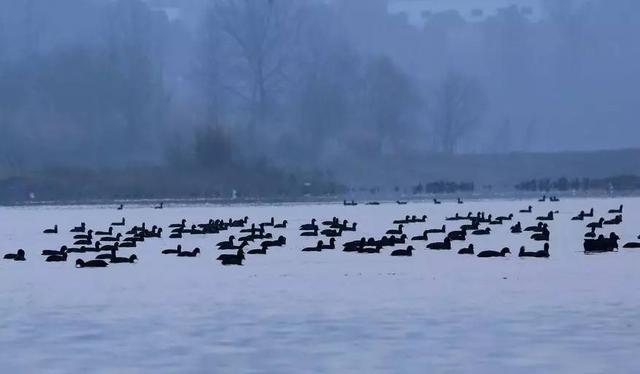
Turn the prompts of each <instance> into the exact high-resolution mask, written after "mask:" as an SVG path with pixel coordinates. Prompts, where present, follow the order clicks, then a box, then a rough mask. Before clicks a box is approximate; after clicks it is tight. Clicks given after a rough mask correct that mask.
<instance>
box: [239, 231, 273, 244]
mask: <svg viewBox="0 0 640 374" xmlns="http://www.w3.org/2000/svg"><path fill="white" fill-rule="evenodd" d="M271 238H273V234H271V233H270V232H267V233H264V232H263V233H257V234H251V235H245V236H241V237H240V238H238V240H240V241H247V242H252V241H254V240H256V239H271Z"/></svg>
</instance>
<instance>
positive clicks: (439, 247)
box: [4, 196, 640, 268]
mask: <svg viewBox="0 0 640 374" xmlns="http://www.w3.org/2000/svg"><path fill="white" fill-rule="evenodd" d="M545 201H547V197H546V196H543V197H542V198H540V199H539V200H538V202H545ZM549 201H551V202H557V201H559V199H558V198H557V197H555V196H554V197H550V198H549ZM433 203H434V204H441V201H439V200H437V199H433ZM364 204H365V205H380V202H377V201H370V202H365V203H364ZM396 204H398V205H406V204H407V202H406V201H400V200H397V201H396ZM457 204H463V201H462V199H460V198H458V199H457ZM343 205H345V206H356V205H358V203H357V202H355V201H353V200H352V201H346V200H345V201H343ZM123 208H124V206H123V205H122V204H120V205H119V206H118V207H117V209H118V210H123ZM154 208H155V209H163V208H164V204H163V203H162V202H161V203H159V204H158V205H156V206H154ZM532 213H533V207H532V206H531V205H529V206H528V207H526V208H524V209H520V210H519V212H518V214H520V215H527V214H532ZM557 213H558V212H557V211H554V210H550V211H549V212H548V213H547V214H545V215H541V216H538V217H537V218H536V221H537V224H535V225H532V226H528V227H524V228H523V227H522V224H521V222H520V221H518V222H516V223H514V224H513V225H511V226H510V233H511V234H512V235H519V236H524V235H526V236H528V238H529V239H530V240H532V241H533V242H542V243H540V244H541V246H540V247H539V249H538V248H536V250H532V251H528V250H527V249H526V248H525V246H521V247H520V249H519V251H518V252H517V253H518V256H519V257H523V258H526V257H535V258H549V257H550V256H551V254H550V239H551V232H550V230H549V225H548V223H547V222H549V221H553V220H555V219H556V218H557V217H556V214H557ZM622 217H623V206H622V205H620V206H619V207H617V208H614V209H610V210H608V211H607V217H600V218H598V219H594V210H593V208H590V209H589V210H588V211H587V212H585V211H584V210H582V211H580V212H578V213H577V214H576V215H575V216H574V217H572V218H571V221H587V220H588V221H589V222H588V223H586V224H585V229H586V230H587V232H586V233H585V235H584V243H583V249H584V253H585V254H593V253H603V252H613V251H617V250H618V241H619V240H620V238H619V237H618V235H616V234H615V233H614V232H611V233H610V234H609V235H608V236H605V235H602V234H598V230H601V229H603V228H604V227H605V226H613V225H618V224H620V223H621V222H622ZM514 219H515V216H514V214H513V213H508V214H506V215H501V216H496V217H494V216H493V215H492V214H486V213H485V212H476V213H473V212H468V213H467V214H460V213H456V214H455V215H454V216H451V217H446V218H445V223H443V224H442V225H440V224H432V225H429V224H427V222H428V217H427V215H426V214H422V215H419V216H416V215H413V216H408V215H407V216H405V217H404V218H393V219H390V222H391V224H392V225H393V226H392V227H390V228H389V229H388V230H386V232H384V233H383V234H381V235H380V236H379V237H378V238H376V237H368V238H367V237H362V238H360V239H358V240H352V241H347V242H344V243H341V244H337V238H341V237H342V235H343V233H345V232H356V231H357V228H358V223H357V222H349V221H348V220H346V219H339V218H338V217H333V218H331V219H328V220H325V221H318V220H317V219H316V218H313V219H311V220H310V222H309V223H305V224H302V225H300V227H299V228H298V231H299V235H300V236H301V237H317V238H318V241H317V242H316V244H315V245H313V246H310V247H305V248H299V250H300V251H301V252H305V253H306V252H322V251H326V250H336V249H340V248H341V250H342V251H343V252H353V253H360V254H382V253H388V255H390V256H394V257H399V256H403V257H410V256H412V255H413V251H415V250H416V248H422V249H427V250H436V251H450V250H454V248H458V249H457V251H456V252H457V253H458V254H460V255H474V256H477V257H480V258H490V257H505V256H508V255H512V252H511V250H510V248H508V247H504V248H501V249H485V250H482V251H479V252H476V250H475V247H474V245H473V244H472V243H468V244H465V243H466V242H468V241H471V239H472V238H473V237H474V236H488V235H492V233H493V230H492V227H493V226H496V225H503V224H505V223H506V222H513V221H514ZM287 225H288V221H287V220H286V219H284V220H281V221H276V219H275V218H273V217H272V218H271V219H270V220H269V221H267V222H251V223H250V222H249V217H243V218H241V219H231V218H229V219H226V220H224V219H209V220H208V222H203V223H192V224H188V221H187V219H182V220H181V221H180V222H179V223H174V224H171V225H169V226H168V227H166V228H165V229H166V231H167V232H168V233H169V238H171V239H176V240H179V239H182V238H184V237H185V236H186V235H216V234H222V233H223V232H230V231H236V232H235V233H234V234H231V235H229V236H228V237H227V239H226V240H222V241H219V242H218V243H217V244H216V247H217V249H218V250H219V251H226V252H229V253H223V254H220V255H218V256H216V259H217V260H218V261H219V262H220V264H222V265H243V264H244V262H245V261H246V257H245V254H247V255H267V254H268V253H269V251H270V250H272V249H274V248H278V247H284V246H286V245H287V238H286V237H285V236H283V235H279V234H277V232H278V231H280V230H282V229H286V228H287ZM409 225H420V226H421V227H424V230H423V231H422V234H420V235H417V236H413V237H411V238H409V237H408V236H407V234H406V233H405V229H406V227H408V226H409ZM447 225H449V227H450V228H451V229H450V230H447ZM126 226H127V222H126V221H125V218H122V220H120V221H118V222H113V223H111V225H110V226H109V227H108V228H107V229H106V230H99V229H98V228H88V227H87V225H86V224H85V223H84V222H81V223H80V224H79V225H78V226H76V227H72V228H71V229H69V230H68V231H69V233H70V234H71V235H70V238H71V240H70V244H68V245H63V246H62V247H61V248H60V249H58V250H43V251H42V253H41V255H42V256H43V258H44V261H46V262H67V260H68V257H69V256H70V255H77V256H81V257H83V258H77V259H76V260H75V266H76V267H77V268H104V267H107V266H109V265H110V264H134V263H136V262H138V260H139V258H138V256H137V255H136V254H135V253H131V252H134V251H135V249H136V248H137V246H138V244H139V243H141V242H146V241H153V239H156V238H162V237H163V234H164V232H165V231H163V228H162V227H158V226H155V225H153V226H151V227H150V228H149V227H148V226H147V224H146V223H145V222H142V223H141V224H139V225H134V226H131V227H129V228H126ZM452 226H457V227H452ZM116 230H118V231H119V232H115V231H116ZM43 234H45V235H62V232H60V231H59V227H58V225H57V224H54V225H53V227H52V228H47V229H45V230H44V231H43ZM434 234H439V235H442V234H444V235H445V236H444V239H442V240H440V241H436V240H430V238H429V236H430V235H431V236H433V235H434ZM638 239H640V236H638ZM456 242H458V243H461V244H462V245H458V246H456V245H455V244H454V243H456ZM258 243H259V244H258ZM252 246H255V247H257V248H253V249H251V248H249V247H252ZM389 247H392V248H393V249H392V250H389V251H387V249H388V248H389ZM397 247H403V248H401V249H399V248H397ZM623 248H640V242H628V243H626V244H625V245H624V246H623ZM159 251H160V253H162V254H163V255H171V256H176V257H197V256H199V255H201V254H202V251H201V250H200V248H193V249H191V250H187V249H183V247H182V245H181V244H177V245H176V247H175V248H168V249H159ZM124 253H126V254H124ZM4 259H5V260H10V261H26V260H27V258H26V256H25V251H24V250H23V249H19V250H17V251H16V252H15V253H7V254H5V255H4Z"/></svg>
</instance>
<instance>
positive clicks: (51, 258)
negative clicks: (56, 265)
mask: <svg viewBox="0 0 640 374" xmlns="http://www.w3.org/2000/svg"><path fill="white" fill-rule="evenodd" d="M45 261H46V262H66V261H67V252H64V253H62V254H57V255H50V256H48V257H47V258H46V259H45Z"/></svg>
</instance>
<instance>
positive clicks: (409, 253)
mask: <svg viewBox="0 0 640 374" xmlns="http://www.w3.org/2000/svg"><path fill="white" fill-rule="evenodd" d="M412 255H413V247H412V246H408V247H407V249H396V250H395V251H393V252H391V256H412Z"/></svg>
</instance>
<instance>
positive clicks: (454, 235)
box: [447, 230, 467, 241]
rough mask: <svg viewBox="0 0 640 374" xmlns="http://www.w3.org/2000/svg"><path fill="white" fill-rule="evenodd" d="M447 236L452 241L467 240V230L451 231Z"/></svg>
mask: <svg viewBox="0 0 640 374" xmlns="http://www.w3.org/2000/svg"><path fill="white" fill-rule="evenodd" d="M447 238H449V239H450V240H451V241H454V240H458V241H465V240H467V230H457V231H451V232H450V233H448V234H447Z"/></svg>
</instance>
